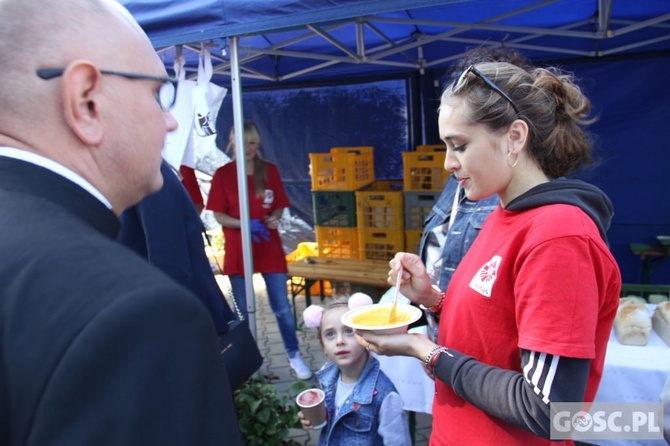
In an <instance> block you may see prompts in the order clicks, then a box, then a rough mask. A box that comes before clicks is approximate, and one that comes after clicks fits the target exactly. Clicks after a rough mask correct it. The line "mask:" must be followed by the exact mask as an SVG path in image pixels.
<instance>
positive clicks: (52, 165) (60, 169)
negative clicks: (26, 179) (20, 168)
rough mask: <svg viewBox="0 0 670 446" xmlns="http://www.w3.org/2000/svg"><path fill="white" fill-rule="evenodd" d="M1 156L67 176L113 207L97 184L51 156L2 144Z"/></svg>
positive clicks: (108, 206) (110, 207) (106, 204)
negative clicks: (96, 186) (47, 156)
mask: <svg viewBox="0 0 670 446" xmlns="http://www.w3.org/2000/svg"><path fill="white" fill-rule="evenodd" d="M0 156H5V157H7V158H14V159H18V160H21V161H25V162H28V163H31V164H35V165H37V166H41V167H44V168H45V169H48V170H50V171H52V172H53V173H56V174H58V175H60V176H62V177H65V178H67V179H68V180H70V181H72V182H73V183H75V184H77V185H79V186H80V187H81V188H83V189H84V190H86V191H87V192H88V193H90V194H91V195H93V196H94V197H95V198H97V199H98V200H100V202H101V203H102V204H104V205H105V206H107V208H108V209H112V204H111V203H110V202H109V200H107V198H105V196H104V195H102V193H101V192H100V191H99V190H98V189H96V188H95V186H93V185H92V184H91V183H89V182H88V181H86V180H85V179H83V178H82V177H81V176H80V175H79V174H77V173H75V172H73V171H72V170H70V169H68V168H67V167H65V166H63V165H62V164H59V163H57V162H55V161H53V160H50V159H49V158H45V157H43V156H42V155H37V154H36V153H33V152H27V151H25V150H19V149H15V148H13V147H1V146H0Z"/></svg>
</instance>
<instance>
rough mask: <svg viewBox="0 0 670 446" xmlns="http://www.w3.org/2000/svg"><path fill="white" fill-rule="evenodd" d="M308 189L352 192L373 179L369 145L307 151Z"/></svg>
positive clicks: (372, 161)
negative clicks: (316, 151)
mask: <svg viewBox="0 0 670 446" xmlns="http://www.w3.org/2000/svg"><path fill="white" fill-rule="evenodd" d="M309 161H310V163H311V176H312V190H313V191H324V190H326V191H327V190H331V191H332V190H338V191H352V190H357V189H360V188H362V187H365V186H367V185H368V184H371V183H372V182H374V181H375V167H374V150H373V148H372V147H335V148H332V149H330V153H310V154H309Z"/></svg>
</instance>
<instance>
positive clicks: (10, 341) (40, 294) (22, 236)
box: [0, 0, 242, 446]
mask: <svg viewBox="0 0 670 446" xmlns="http://www.w3.org/2000/svg"><path fill="white" fill-rule="evenodd" d="M0 67H2V69H0V98H2V99H1V101H2V102H1V104H2V105H1V106H0V209H1V210H0V259H2V260H1V262H0V444H3V445H68V446H71V445H99V444H110V445H144V444H146V445H189V446H190V445H221V444H226V445H238V444H242V442H241V439H240V433H239V428H238V423H237V417H236V414H235V411H234V407H233V401H232V394H231V390H230V388H229V385H228V380H227V376H226V371H225V368H224V366H223V363H222V362H221V359H220V357H219V352H218V348H217V340H216V330H215V329H214V326H213V323H212V320H211V318H210V317H209V315H208V313H207V310H206V309H205V308H204V306H203V305H202V303H201V302H200V301H199V300H198V299H197V298H195V296H193V295H192V294H190V293H189V292H188V291H187V290H186V289H184V288H182V287H181V286H179V285H177V284H176V283H175V282H173V281H172V280H170V279H169V278H168V277H167V276H165V275H164V274H163V273H161V272H160V271H158V270H157V269H155V268H154V267H152V266H150V265H149V264H148V263H147V262H146V261H145V260H143V259H141V258H140V257H139V256H137V255H135V254H134V253H132V252H131V251H129V250H127V249H126V248H125V247H123V246H121V245H119V244H118V243H116V242H115V241H114V239H115V237H116V235H117V232H118V229H119V221H118V215H119V214H120V213H121V212H122V211H123V210H124V209H125V208H127V207H129V206H131V205H133V204H135V203H136V202H138V201H139V200H140V199H142V198H143V197H144V196H146V195H148V194H151V193H152V192H155V191H157V190H158V189H159V188H160V187H161V185H162V182H163V179H162V176H161V174H160V164H161V148H162V146H163V141H164V138H165V134H166V132H168V131H171V130H174V129H175V128H176V126H177V124H176V122H175V120H174V118H173V117H172V116H171V115H170V112H169V107H170V106H171V104H172V102H173V100H174V85H173V84H172V83H171V82H170V81H169V80H168V79H167V76H166V72H165V69H164V67H163V65H162V63H161V62H160V60H159V59H158V57H157V55H156V53H155V51H154V50H153V48H152V46H151V43H150V42H149V40H148V39H147V37H146V35H145V34H144V32H143V31H142V30H141V29H140V27H139V26H138V25H137V23H136V22H135V21H134V20H133V18H132V17H131V16H130V14H128V12H127V11H126V10H125V9H124V8H123V7H122V6H120V5H119V4H118V3H116V2H114V1H110V0H0Z"/></svg>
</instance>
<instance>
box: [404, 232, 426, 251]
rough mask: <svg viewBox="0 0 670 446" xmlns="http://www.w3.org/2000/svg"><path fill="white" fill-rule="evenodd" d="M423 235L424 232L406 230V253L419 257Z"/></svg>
mask: <svg viewBox="0 0 670 446" xmlns="http://www.w3.org/2000/svg"><path fill="white" fill-rule="evenodd" d="M422 234H423V231H421V230H417V229H405V251H407V252H411V253H412V254H416V255H419V247H420V246H421V235H422Z"/></svg>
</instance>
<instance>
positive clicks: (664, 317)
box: [651, 302, 670, 346]
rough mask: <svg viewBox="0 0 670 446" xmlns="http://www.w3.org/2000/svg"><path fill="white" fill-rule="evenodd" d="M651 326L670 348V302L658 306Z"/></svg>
mask: <svg viewBox="0 0 670 446" xmlns="http://www.w3.org/2000/svg"><path fill="white" fill-rule="evenodd" d="M651 324H652V326H653V327H654V331H655V332H656V334H657V335H658V336H659V337H660V338H661V339H663V342H665V343H666V344H668V345H669V346H670V302H662V303H660V304H658V306H657V307H656V310H654V315H653V316H652V318H651Z"/></svg>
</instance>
